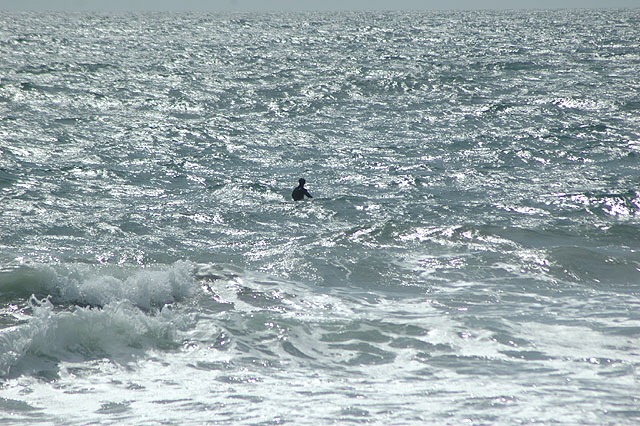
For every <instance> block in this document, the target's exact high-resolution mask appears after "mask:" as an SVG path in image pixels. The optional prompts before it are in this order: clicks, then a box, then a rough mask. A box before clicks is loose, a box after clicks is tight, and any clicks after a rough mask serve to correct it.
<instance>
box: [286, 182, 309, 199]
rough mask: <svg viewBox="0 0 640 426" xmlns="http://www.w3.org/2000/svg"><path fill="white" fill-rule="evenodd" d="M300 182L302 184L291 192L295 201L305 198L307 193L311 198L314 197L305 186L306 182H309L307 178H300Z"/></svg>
mask: <svg viewBox="0 0 640 426" xmlns="http://www.w3.org/2000/svg"><path fill="white" fill-rule="evenodd" d="M298 182H299V183H300V185H298V186H297V187H296V188H295V189H294V190H293V192H292V193H291V198H293V199H294V200H295V201H300V200H302V199H303V198H304V196H305V195H306V196H307V197H309V198H313V197H312V196H311V194H309V191H307V189H306V188H305V187H304V184H305V183H307V181H306V180H304V179H302V178H300V179H299V180H298Z"/></svg>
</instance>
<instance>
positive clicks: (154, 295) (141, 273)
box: [33, 261, 197, 310]
mask: <svg viewBox="0 0 640 426" xmlns="http://www.w3.org/2000/svg"><path fill="white" fill-rule="evenodd" d="M33 268H34V269H36V270H37V272H38V275H39V280H40V281H42V287H44V289H45V291H48V292H49V295H51V296H53V297H54V298H55V300H56V301H58V302H62V303H73V304H77V305H91V306H102V305H106V304H108V303H113V302H119V301H126V302H130V303H131V304H133V305H135V306H137V307H139V308H141V309H145V310H148V309H151V308H152V307H162V306H163V305H164V304H167V303H173V302H175V301H177V300H182V299H184V298H186V297H189V296H192V295H193V294H194V292H195V291H196V289H197V284H196V281H195V279H194V276H193V265H192V264H191V263H189V262H182V261H179V262H176V263H174V264H173V265H171V266H168V267H162V268H152V267H149V268H142V269H141V268H135V267H120V266H94V265H81V264H64V265H35V266H34V267H33Z"/></svg>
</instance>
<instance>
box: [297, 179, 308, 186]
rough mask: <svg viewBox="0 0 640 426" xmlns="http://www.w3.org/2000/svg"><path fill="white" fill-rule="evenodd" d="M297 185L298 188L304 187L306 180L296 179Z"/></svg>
mask: <svg viewBox="0 0 640 426" xmlns="http://www.w3.org/2000/svg"><path fill="white" fill-rule="evenodd" d="M298 183H299V184H300V186H304V184H305V183H307V181H306V180H304V179H303V178H300V179H298Z"/></svg>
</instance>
